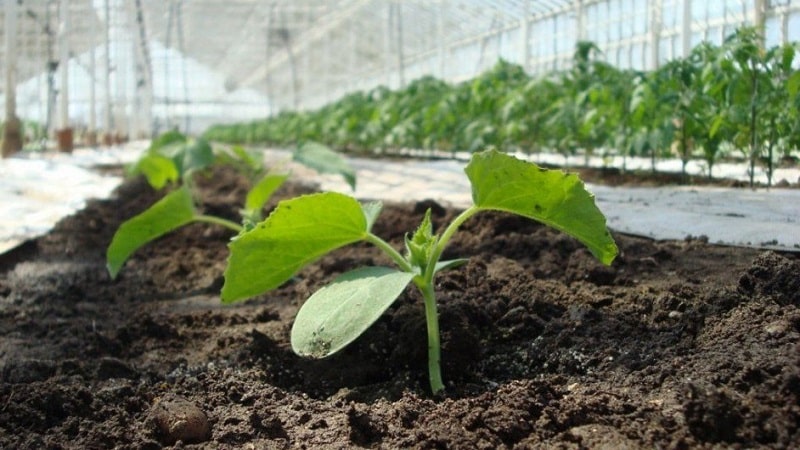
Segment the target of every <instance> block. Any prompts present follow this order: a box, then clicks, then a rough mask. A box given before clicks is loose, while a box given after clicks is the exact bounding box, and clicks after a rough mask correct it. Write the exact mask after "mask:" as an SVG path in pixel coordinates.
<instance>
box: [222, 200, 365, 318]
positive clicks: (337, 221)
mask: <svg viewBox="0 0 800 450" xmlns="http://www.w3.org/2000/svg"><path fill="white" fill-rule="evenodd" d="M366 235H367V219H366V217H365V216H364V212H363V211H362V209H361V205H360V204H359V203H358V201H357V200H356V199H354V198H352V197H349V196H347V195H343V194H339V193H335V192H325V193H320V194H311V195H304V196H301V197H297V198H294V199H291V200H284V201H282V202H280V203H278V207H277V208H275V210H274V211H273V212H272V214H270V215H269V217H267V219H266V220H264V221H263V222H260V223H258V224H257V225H256V227H255V228H253V229H252V230H250V231H246V232H244V233H242V234H240V235H239V236H237V237H236V238H235V239H234V240H233V241H232V242H231V243H230V244H229V248H230V250H231V252H230V257H229V259H228V266H227V268H226V269H225V284H224V285H223V286H222V300H223V301H224V302H234V301H237V300H243V299H245V298H248V297H252V296H254V295H258V294H261V293H263V292H266V291H268V290H270V289H274V288H276V287H278V286H280V285H281V284H283V283H284V282H285V281H287V280H289V279H290V278H291V277H292V276H293V275H294V274H295V273H296V272H297V271H298V270H300V269H301V268H302V267H304V266H305V265H306V264H309V263H311V262H313V261H314V260H316V259H317V258H319V257H321V256H322V255H324V254H326V253H328V252H330V251H331V250H334V249H336V248H339V247H342V246H344V245H347V244H351V243H353V242H357V241H360V240H362V239H364V238H365V237H366Z"/></svg>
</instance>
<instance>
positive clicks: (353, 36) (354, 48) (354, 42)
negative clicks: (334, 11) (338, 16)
mask: <svg viewBox="0 0 800 450" xmlns="http://www.w3.org/2000/svg"><path fill="white" fill-rule="evenodd" d="M348 28H349V29H350V34H349V39H350V41H349V42H348V44H347V45H348V47H349V49H350V53H349V57H350V64H349V65H350V76H349V77H348V78H349V80H348V84H349V86H348V89H349V90H350V91H355V90H357V89H358V73H357V71H356V67H358V34H357V31H356V30H357V28H356V27H355V24H354V23H351V25H350V26H349V27H348Z"/></svg>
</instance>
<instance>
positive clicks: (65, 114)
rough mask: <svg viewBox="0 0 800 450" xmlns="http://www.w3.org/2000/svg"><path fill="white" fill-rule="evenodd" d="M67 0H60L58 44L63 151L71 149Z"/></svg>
mask: <svg viewBox="0 0 800 450" xmlns="http://www.w3.org/2000/svg"><path fill="white" fill-rule="evenodd" d="M69 21H70V17H69V0H61V4H60V9H59V22H60V25H59V29H58V45H59V50H60V58H59V63H58V65H59V70H60V71H61V91H60V92H59V94H60V95H59V100H60V102H59V104H58V124H59V127H60V128H59V130H58V132H57V137H58V149H59V150H61V151H64V152H69V151H72V143H73V140H72V139H73V136H72V129H71V128H70V124H69V33H70V23H69Z"/></svg>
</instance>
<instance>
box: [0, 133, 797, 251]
mask: <svg viewBox="0 0 800 450" xmlns="http://www.w3.org/2000/svg"><path fill="white" fill-rule="evenodd" d="M146 146H147V143H146V142H134V143H130V144H128V145H126V146H124V147H113V148H110V149H100V150H91V149H78V150H76V151H75V152H74V153H73V154H72V155H63V154H29V155H26V156H24V157H14V158H9V159H4V160H0V199H2V202H0V253H4V252H6V251H8V250H10V249H11V248H14V247H15V246H17V245H19V244H20V243H22V242H24V241H25V240H26V239H30V238H33V237H36V236H39V235H42V234H45V233H47V232H48V231H49V230H50V229H51V228H52V226H53V225H54V224H55V223H56V222H57V221H58V220H59V219H60V218H62V217H64V216H66V215H68V214H71V213H72V212H74V211H75V210H77V209H80V208H82V207H83V205H84V204H85V201H86V199H87V198H105V197H107V196H108V195H109V194H110V193H111V191H112V190H113V189H114V188H115V187H116V186H117V185H118V184H119V183H120V182H121V181H122V180H121V179H120V178H119V177H114V176H109V175H102V174H99V173H98V172H97V171H94V170H91V168H92V167H93V166H95V165H97V164H124V163H128V162H131V161H134V160H135V159H136V158H137V157H138V156H139V154H140V153H141V152H142V151H143V150H144V149H145V148H146ZM289 157H290V154H289V153H288V152H286V151H277V150H268V151H267V152H266V158H267V161H268V162H269V163H270V164H287V165H288V166H289V167H291V169H292V170H293V172H294V174H295V176H297V177H300V178H302V179H307V180H313V181H316V182H318V183H319V184H320V187H321V188H322V189H324V190H333V191H339V192H344V193H349V194H352V195H355V196H356V197H358V198H361V199H383V200H390V201H391V200H394V201H413V200H423V199H434V200H437V201H439V202H441V203H443V204H445V205H451V206H456V207H463V206H466V205H468V204H469V202H470V198H471V197H470V187H469V183H468V180H467V178H466V175H465V174H464V172H463V168H464V165H465V163H464V162H461V161H455V160H436V161H415V160H400V161H383V160H380V161H379V160H372V159H363V158H353V159H352V160H351V162H352V164H353V166H354V167H355V168H356V170H357V176H358V186H357V189H356V191H355V192H354V193H352V192H350V188H349V187H348V186H347V184H346V183H345V182H344V181H343V180H342V179H341V178H340V177H337V176H333V175H318V174H316V173H315V172H313V171H311V170H310V169H308V168H305V167H303V166H299V165H297V164H294V163H291V162H287V160H288V159H289ZM587 187H588V189H589V190H590V191H592V192H594V194H595V195H596V198H597V204H598V206H599V207H600V209H601V210H602V211H603V213H604V214H605V215H606V216H607V218H608V223H609V226H610V227H611V228H612V229H613V230H616V231H621V232H625V233H630V234H636V235H642V236H648V237H652V238H654V239H683V238H685V237H687V236H690V235H691V236H695V237H699V236H706V237H707V238H708V239H709V241H710V242H713V243H720V244H728V245H744V246H758V247H764V248H775V249H780V250H789V251H800V190H799V189H772V190H769V191H768V190H757V191H751V190H749V189H732V188H730V189H729V188H702V187H663V188H613V187H607V186H599V185H588V186H587Z"/></svg>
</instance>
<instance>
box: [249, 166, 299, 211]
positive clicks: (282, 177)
mask: <svg viewBox="0 0 800 450" xmlns="http://www.w3.org/2000/svg"><path fill="white" fill-rule="evenodd" d="M288 177H289V175H288V174H267V175H265V176H264V177H263V178H261V179H260V180H259V181H258V183H256V185H255V186H253V188H252V189H250V192H248V193H247V198H246V199H245V202H244V208H245V209H248V210H253V211H257V210H260V209H261V208H263V207H264V203H266V202H267V200H269V198H270V197H272V194H273V193H274V192H275V190H277V189H278V188H279V187H281V185H282V184H283V182H284V181H286V179H287V178H288Z"/></svg>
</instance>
